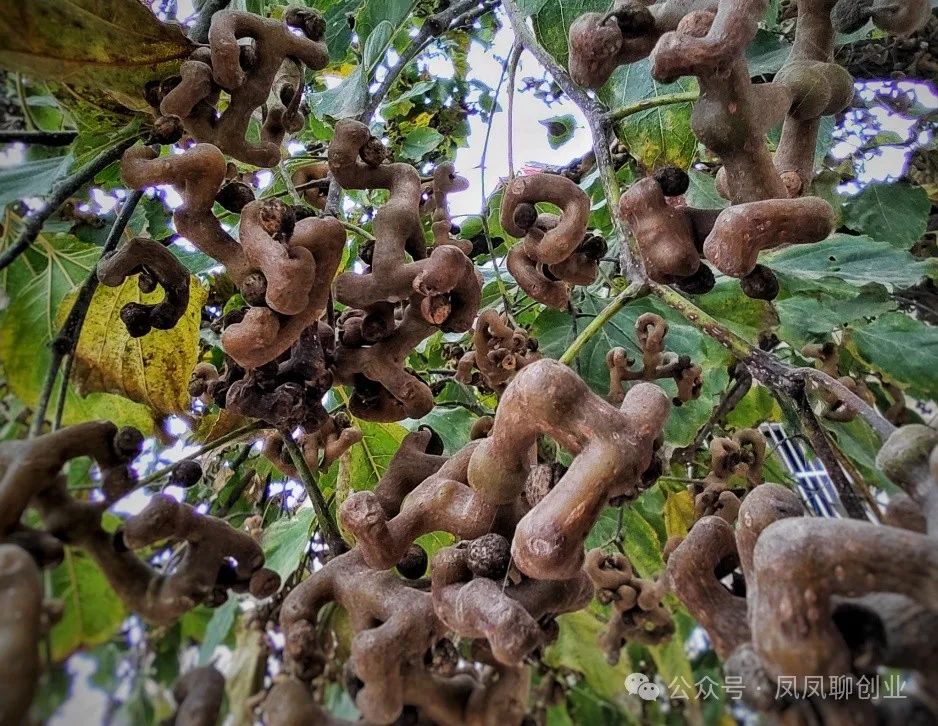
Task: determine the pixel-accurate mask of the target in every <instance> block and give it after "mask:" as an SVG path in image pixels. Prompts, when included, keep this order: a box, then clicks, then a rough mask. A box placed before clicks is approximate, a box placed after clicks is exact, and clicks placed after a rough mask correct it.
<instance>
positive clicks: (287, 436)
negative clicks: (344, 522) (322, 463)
mask: <svg viewBox="0 0 938 726" xmlns="http://www.w3.org/2000/svg"><path fill="white" fill-rule="evenodd" d="M280 436H281V438H283V444H284V446H285V447H286V449H287V451H288V452H289V454H290V458H291V459H292V460H293V465H294V466H295V467H296V471H297V473H298V474H299V475H300V479H301V480H302V482H303V486H304V488H305V489H306V493H307V494H308V495H309V501H310V503H311V504H312V505H313V510H314V511H315V512H316V519H317V520H318V522H319V527H320V529H321V530H322V535H323V538H324V539H325V540H326V544H327V545H329V550H330V552H331V554H332V555H333V556H336V555H340V554H342V553H343V552H346V551H348V545H347V544H346V542H345V540H344V539H342V534H341V532H339V526H338V525H337V524H336V522H335V520H334V519H333V518H332V514H331V513H330V512H329V507H328V506H327V505H326V500H325V499H324V498H323V496H322V492H321V491H320V489H319V484H318V482H317V481H316V475H315V474H313V471H312V469H310V468H309V463H308V462H307V461H306V457H305V456H303V452H302V451H300V447H299V446H297V445H296V441H294V440H293V435H292V434H291V433H290V432H289V431H281V432H280Z"/></svg>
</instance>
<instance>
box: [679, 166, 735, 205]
mask: <svg viewBox="0 0 938 726" xmlns="http://www.w3.org/2000/svg"><path fill="white" fill-rule="evenodd" d="M687 175H688V176H689V177H690V187H689V188H688V190H687V193H686V194H685V195H684V199H685V201H686V202H687V206H689V207H699V208H701V209H724V208H725V207H726V206H728V205H729V202H728V201H726V200H725V199H724V198H723V197H721V196H720V195H719V194H718V193H717V188H716V179H714V177H712V176H710V175H709V174H704V173H703V172H702V171H697V169H689V170H688V171H687Z"/></svg>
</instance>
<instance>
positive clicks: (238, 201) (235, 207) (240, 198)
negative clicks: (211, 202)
mask: <svg viewBox="0 0 938 726" xmlns="http://www.w3.org/2000/svg"><path fill="white" fill-rule="evenodd" d="M215 201H216V202H218V203H219V204H220V205H221V206H222V207H224V208H225V209H227V210H228V211H229V212H240V211H241V210H242V209H244V207H245V206H246V205H248V204H249V203H250V202H253V201H254V190H253V189H252V188H251V187H250V186H249V185H247V184H245V183H244V182H241V181H231V182H228V183H227V184H225V186H223V187H222V188H221V189H220V190H219V192H218V194H217V195H216V196H215Z"/></svg>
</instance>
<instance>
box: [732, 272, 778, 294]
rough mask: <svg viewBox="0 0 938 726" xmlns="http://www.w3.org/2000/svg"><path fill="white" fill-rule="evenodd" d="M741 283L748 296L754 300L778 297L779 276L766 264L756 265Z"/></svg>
mask: <svg viewBox="0 0 938 726" xmlns="http://www.w3.org/2000/svg"><path fill="white" fill-rule="evenodd" d="M739 284H740V285H741V286H742V288H743V292H744V293H745V294H746V296H747V297H751V298H753V299H754V300H774V299H775V298H776V297H778V278H777V277H776V276H775V273H774V272H772V270H770V269H769V268H768V267H765V266H764V265H756V266H755V268H754V269H753V271H752V272H750V273H749V274H748V275H746V276H745V277H744V278H743V279H742V280H740V281H739Z"/></svg>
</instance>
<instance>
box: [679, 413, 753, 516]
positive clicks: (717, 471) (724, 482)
mask: <svg viewBox="0 0 938 726" xmlns="http://www.w3.org/2000/svg"><path fill="white" fill-rule="evenodd" d="M765 447H766V443H765V437H764V436H763V435H762V434H761V433H759V432H758V431H757V430H755V429H742V430H740V431H737V432H736V433H735V434H733V436H732V437H716V438H714V439H713V441H711V442H710V469H711V471H710V473H709V474H708V475H707V477H706V478H705V479H704V481H703V484H692V485H690V486H689V490H690V492H691V495H692V496H693V497H694V515H695V516H696V517H697V519H700V518H701V517H704V516H710V515H716V516H718V517H722V518H723V519H725V520H726V521H727V522H729V523H730V524H733V523H734V522H735V521H736V515H737V514H739V507H740V502H741V501H742V499H743V497H745V496H746V492H747V490H748V489H750V488H752V487H756V486H758V485H759V484H761V483H762V465H763V463H764V461H765ZM734 476H737V477H739V478H740V479H741V481H742V485H743V486H742V487H740V486H739V485H738V484H739V482H736V483H734V482H732V481H731V478H732V477H734Z"/></svg>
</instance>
